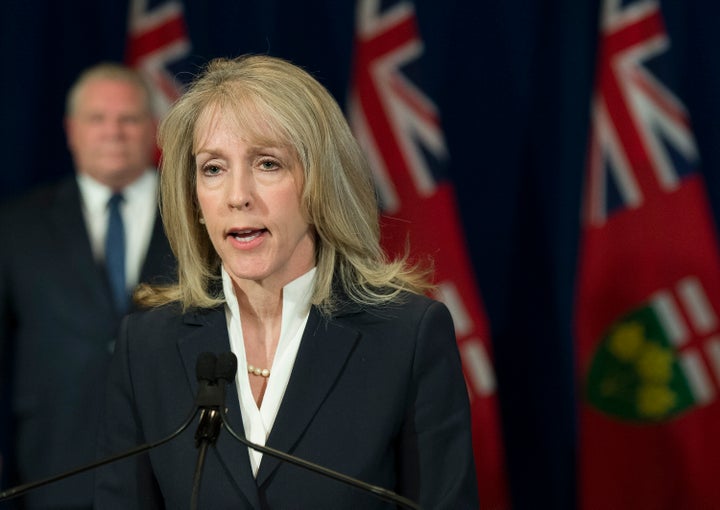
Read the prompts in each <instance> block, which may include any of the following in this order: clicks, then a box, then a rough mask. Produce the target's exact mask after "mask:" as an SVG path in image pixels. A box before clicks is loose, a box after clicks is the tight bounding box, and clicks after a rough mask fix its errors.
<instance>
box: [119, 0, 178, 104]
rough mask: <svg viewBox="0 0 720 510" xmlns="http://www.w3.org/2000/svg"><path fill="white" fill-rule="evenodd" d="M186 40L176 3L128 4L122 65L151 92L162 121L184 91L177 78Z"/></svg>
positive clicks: (145, 1) (172, 0) (144, 1)
mask: <svg viewBox="0 0 720 510" xmlns="http://www.w3.org/2000/svg"><path fill="white" fill-rule="evenodd" d="M189 54H190V39H189V37H188V34H187V27H186V24H185V17H184V12H183V5H182V3H181V2H180V0H160V1H158V0H132V2H131V3H130V13H129V19H128V36H127V44H126V48H125V62H126V64H127V65H129V66H131V67H135V68H137V69H138V70H139V71H140V72H141V73H142V74H143V75H144V76H145V79H146V80H147V82H148V83H149V84H150V87H151V89H152V91H153V93H154V94H153V98H152V101H153V109H154V111H155V114H156V115H157V116H158V117H162V116H163V115H164V114H165V113H167V111H168V110H169V109H170V106H171V105H172V104H173V103H174V102H175V100H177V99H178V98H179V97H180V96H181V95H182V93H183V91H184V89H185V84H184V82H183V81H181V80H179V79H178V76H188V75H189V73H187V74H184V73H183V72H182V71H183V70H184V69H185V68H186V67H187V65H188V57H189Z"/></svg>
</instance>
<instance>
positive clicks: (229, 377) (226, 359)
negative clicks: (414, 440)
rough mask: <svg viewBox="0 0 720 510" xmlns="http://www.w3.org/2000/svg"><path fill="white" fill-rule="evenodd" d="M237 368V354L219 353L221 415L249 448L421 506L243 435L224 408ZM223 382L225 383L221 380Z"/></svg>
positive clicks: (380, 495) (415, 506)
mask: <svg viewBox="0 0 720 510" xmlns="http://www.w3.org/2000/svg"><path fill="white" fill-rule="evenodd" d="M236 372H237V358H236V357H235V354H233V353H232V352H225V353H222V354H220V355H219V356H218V360H217V365H216V373H217V374H218V386H221V387H222V388H223V389H222V398H223V400H222V402H221V403H220V405H219V413H220V418H221V420H222V424H223V425H224V426H225V428H226V429H227V431H228V433H229V434H230V435H231V436H233V437H234V438H235V439H237V440H238V441H240V443H242V444H243V445H245V446H247V447H248V448H252V449H253V450H256V451H259V452H261V453H263V454H266V455H270V456H271V457H275V458H278V459H280V460H282V461H283V462H288V463H290V464H293V465H295V466H298V467H301V468H303V469H307V470H309V471H313V472H315V473H318V474H320V475H322V476H326V477H328V478H332V479H334V480H337V481H339V482H342V483H345V484H347V485H350V486H351V487H355V488H357V489H360V490H363V491H366V492H370V493H371V494H374V495H375V496H376V497H378V498H380V499H382V500H384V501H387V502H390V503H395V504H396V505H400V506H402V507H404V508H410V509H412V510H422V509H421V507H420V505H418V504H417V503H415V502H414V501H412V500H410V499H408V498H406V497H403V496H400V495H399V494H397V493H395V492H393V491H391V490H388V489H385V488H383V487H378V486H377V485H372V484H369V483H367V482H363V481H362V480H358V479H357V478H353V477H351V476H348V475H345V474H343V473H340V472H338V471H333V470H332V469H329V468H326V467H324V466H321V465H319V464H315V463H313V462H310V461H307V460H305V459H301V458H300V457H295V456H294V455H290V454H288V453H285V452H282V451H280V450H276V449H274V448H271V447H269V446H261V445H259V444H255V443H253V442H251V441H249V440H248V439H246V438H245V437H244V436H241V435H240V434H238V433H237V432H235V430H233V428H232V427H231V426H230V422H229V420H228V418H227V413H226V410H225V385H226V384H228V383H229V382H231V381H234V380H235V373H236ZM221 383H224V384H221Z"/></svg>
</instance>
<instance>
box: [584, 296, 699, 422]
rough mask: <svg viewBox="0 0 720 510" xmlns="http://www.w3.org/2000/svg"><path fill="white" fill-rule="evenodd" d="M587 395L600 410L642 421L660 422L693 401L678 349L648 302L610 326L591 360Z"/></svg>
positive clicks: (623, 418)
mask: <svg viewBox="0 0 720 510" xmlns="http://www.w3.org/2000/svg"><path fill="white" fill-rule="evenodd" d="M586 396H587V399H588V401H589V403H590V405H592V406H593V407H595V408H596V409H598V410H599V411H601V412H603V413H605V414H608V415H611V416H614V417H616V418H620V419H622V420H625V421H634V422H640V423H656V422H659V421H664V420H667V419H669V418H672V417H674V416H676V415H678V414H680V413H682V412H683V411H686V410H688V409H689V408H691V407H692V406H693V405H694V403H695V399H694V397H693V395H692V393H691V391H690V387H689V385H688V382H687V380H686V378H685V375H684V373H683V371H682V369H681V367H680V364H679V363H678V359H677V351H676V350H675V348H674V347H673V346H672V345H671V343H670V341H669V339H668V336H667V334H666V333H665V331H664V329H663V327H662V325H661V323H660V321H659V320H658V316H657V314H656V312H655V310H654V309H653V308H652V307H651V306H644V307H642V308H638V309H636V310H633V311H632V312H630V313H629V314H627V315H625V316H624V317H622V318H620V319H619V320H618V321H616V322H615V323H614V324H612V325H611V326H610V328H609V329H608V331H607V333H606V335H605V336H604V337H603V338H602V339H601V341H600V342H599V344H598V347H597V350H596V352H595V356H594V357H593V359H592V362H591V364H590V369H589V370H588V374H587V379H586Z"/></svg>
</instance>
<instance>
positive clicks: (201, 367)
mask: <svg viewBox="0 0 720 510" xmlns="http://www.w3.org/2000/svg"><path fill="white" fill-rule="evenodd" d="M215 360H216V357H215V355H214V354H212V353H207V352H205V353H202V354H200V355H199V356H198V360H197V363H196V372H197V374H198V379H199V378H200V377H199V376H200V375H202V376H203V380H200V381H199V382H200V387H199V389H198V394H197V396H196V398H195V404H194V405H193V408H192V410H191V412H190V414H189V415H188V417H187V418H186V419H185V421H183V423H182V424H181V425H180V427H179V428H178V429H177V430H175V432H173V433H171V434H170V435H168V436H166V437H164V438H162V439H159V440H157V441H154V442H151V443H145V444H142V445H140V446H136V447H135V448H131V449H129V450H126V451H124V452H121V453H118V454H115V455H111V456H109V457H106V458H104V459H101V460H98V461H95V462H92V463H89V464H85V465H83V466H79V467H76V468H74V469H71V470H69V471H65V472H63V473H60V474H57V475H54V476H50V477H48V478H44V479H42V480H37V481H34V482H29V483H25V484H22V485H18V486H15V487H12V488H10V489H7V490H5V491H2V492H0V503H1V502H3V501H7V500H9V499H13V498H16V497H18V496H22V495H23V494H25V493H27V492H29V491H31V490H33V489H37V488H39V487H43V486H45V485H49V484H51V483H54V482H59V481H60V480H64V479H65V478H70V477H71V476H75V475H79V474H80V473H84V472H85V471H90V470H92V469H96V468H99V467H102V466H105V465H107V464H112V463H113V462H116V461H118V460H121V459H125V458H128V457H134V456H135V455H139V454H141V453H144V452H146V451H148V450H151V449H153V448H155V447H157V446H160V445H163V444H165V443H167V442H169V441H171V440H173V439H175V438H176V437H177V436H179V435H180V434H182V433H183V432H184V431H185V429H187V428H188V427H189V426H190V423H192V421H193V419H194V418H195V416H196V415H197V414H198V411H199V410H200V409H201V406H205V405H206V404H205V403H206V402H207V401H208V400H211V399H213V398H214V399H215V401H217V400H218V399H219V398H222V401H223V402H224V400H225V396H224V395H225V388H224V387H223V388H222V389H221V390H217V389H211V388H210V385H211V383H213V384H214V382H215V380H216V377H215V364H216V361H215ZM215 387H216V388H217V385H215ZM218 391H219V394H218V395H215V396H213V392H215V393H217V392H218ZM208 394H210V396H208ZM217 422H218V425H217V429H218V431H219V428H220V424H221V423H222V422H221V420H217ZM215 437H216V438H217V435H216V436H215Z"/></svg>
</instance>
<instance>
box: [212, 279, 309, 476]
mask: <svg viewBox="0 0 720 510" xmlns="http://www.w3.org/2000/svg"><path fill="white" fill-rule="evenodd" d="M222 280H223V290H224V292H225V301H226V305H225V318H226V320H227V327H228V334H229V336H230V348H231V350H232V352H234V353H235V356H237V359H238V373H237V378H236V379H235V384H236V386H237V392H238V396H239V399H240V410H241V411H242V419H243V426H244V427H245V436H246V437H247V438H248V440H250V441H251V442H253V443H256V444H259V445H262V446H264V445H265V442H266V441H267V438H268V436H269V435H270V430H272V426H273V423H274V422H275V417H276V416H277V413H278V409H280V403H281V402H282V399H283V395H284V394H285V389H286V388H287V385H288V381H289V380H290V373H291V372H292V368H293V365H294V364H295V357H296V356H297V352H298V349H299V348H300V340H301V339H302V335H303V332H304V331H305V324H307V320H308V317H309V315H310V297H311V295H312V290H313V283H314V280H315V268H313V269H311V270H310V271H308V272H307V273H305V274H304V275H302V276H300V277H299V278H297V279H295V280H293V281H292V282H290V283H288V284H287V285H286V286H285V287H284V288H283V297H282V299H283V303H282V322H281V326H280V340H279V341H278V346H277V350H276V351H275V358H274V359H273V364H272V367H269V368H270V377H268V381H267V388H266V389H265V395H264V396H263V400H262V403H261V404H260V408H258V406H257V404H256V403H255V398H254V397H253V394H252V390H251V389H250V379H249V378H250V377H260V376H257V375H249V374H248V371H247V358H246V356H245V342H244V341H243V332H242V325H241V317H240V310H239V308H238V302H237V298H236V297H235V291H234V290H233V284H232V280H231V278H230V276H229V275H228V274H227V272H226V271H225V269H224V268H223V270H222ZM261 368H268V367H261ZM248 452H249V454H250V465H251V466H252V471H253V475H254V476H257V472H258V468H259V467H260V461H261V460H262V453H260V452H258V451H255V450H253V449H252V448H248Z"/></svg>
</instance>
